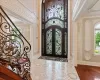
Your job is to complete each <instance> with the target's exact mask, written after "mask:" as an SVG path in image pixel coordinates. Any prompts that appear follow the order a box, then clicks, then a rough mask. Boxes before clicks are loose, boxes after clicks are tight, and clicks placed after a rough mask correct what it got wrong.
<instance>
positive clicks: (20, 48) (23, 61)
mask: <svg viewBox="0 0 100 80" xmlns="http://www.w3.org/2000/svg"><path fill="white" fill-rule="evenodd" d="M30 50H31V45H30V43H29V42H28V41H27V39H26V38H25V37H24V36H23V35H22V33H21V32H20V31H19V30H18V28H17V27H16V26H15V24H14V23H13V22H12V20H11V19H10V18H9V17H8V15H7V14H6V13H5V11H4V10H3V9H2V7H1V6H0V65H3V66H5V67H7V68H8V69H10V70H11V71H13V72H15V73H16V74H18V75H19V76H20V77H22V79H23V80H31V77H30V59H29V56H28V53H29V52H30Z"/></svg>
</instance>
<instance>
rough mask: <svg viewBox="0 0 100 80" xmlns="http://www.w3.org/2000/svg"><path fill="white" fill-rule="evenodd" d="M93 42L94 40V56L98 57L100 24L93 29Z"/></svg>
mask: <svg viewBox="0 0 100 80" xmlns="http://www.w3.org/2000/svg"><path fill="white" fill-rule="evenodd" d="M94 36H95V37H94V38H95V39H94V40H95V51H94V53H95V55H100V23H99V24H97V25H96V26H95V28H94Z"/></svg>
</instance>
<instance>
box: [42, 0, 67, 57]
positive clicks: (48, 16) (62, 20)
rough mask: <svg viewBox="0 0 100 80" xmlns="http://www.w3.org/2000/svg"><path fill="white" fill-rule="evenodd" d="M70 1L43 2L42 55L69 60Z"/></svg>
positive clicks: (53, 0)
mask: <svg viewBox="0 0 100 80" xmlns="http://www.w3.org/2000/svg"><path fill="white" fill-rule="evenodd" d="M67 54H68V1H67V0H44V1H43V2H42V55H43V56H53V57H63V58H67Z"/></svg>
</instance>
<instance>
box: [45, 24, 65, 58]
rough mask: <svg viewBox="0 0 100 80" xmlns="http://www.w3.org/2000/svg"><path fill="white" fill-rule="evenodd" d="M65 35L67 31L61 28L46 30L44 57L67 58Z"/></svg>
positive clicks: (54, 27)
mask: <svg viewBox="0 0 100 80" xmlns="http://www.w3.org/2000/svg"><path fill="white" fill-rule="evenodd" d="M65 33H66V29H62V28H60V27H59V26H51V27H49V28H47V29H46V30H44V54H43V55H44V56H53V57H65V58H67V53H65V44H66V43H65V36H66V35H65Z"/></svg>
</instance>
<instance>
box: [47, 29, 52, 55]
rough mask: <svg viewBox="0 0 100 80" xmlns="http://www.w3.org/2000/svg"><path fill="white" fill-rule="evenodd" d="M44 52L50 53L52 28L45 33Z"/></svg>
mask: <svg viewBox="0 0 100 80" xmlns="http://www.w3.org/2000/svg"><path fill="white" fill-rule="evenodd" d="M46 53H47V54H52V29H50V30H48V31H47V33H46Z"/></svg>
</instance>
